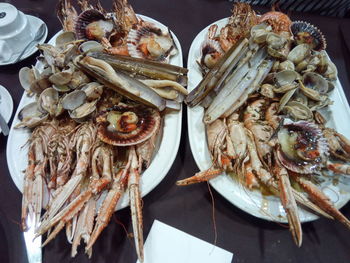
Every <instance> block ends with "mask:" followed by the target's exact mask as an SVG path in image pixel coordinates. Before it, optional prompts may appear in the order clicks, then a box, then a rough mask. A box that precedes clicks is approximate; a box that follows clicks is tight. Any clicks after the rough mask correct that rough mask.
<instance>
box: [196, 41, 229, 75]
mask: <svg viewBox="0 0 350 263" xmlns="http://www.w3.org/2000/svg"><path fill="white" fill-rule="evenodd" d="M223 55H224V51H223V50H222V49H221V46H220V43H219V42H218V41H216V40H213V39H206V40H205V41H204V42H203V43H202V45H201V60H200V63H201V65H202V66H205V67H206V68H208V69H211V68H213V67H214V65H215V64H216V62H217V61H218V60H219V59H220V58H221V57H222V56H223Z"/></svg>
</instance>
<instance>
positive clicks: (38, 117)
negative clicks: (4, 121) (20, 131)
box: [15, 102, 49, 128]
mask: <svg viewBox="0 0 350 263" xmlns="http://www.w3.org/2000/svg"><path fill="white" fill-rule="evenodd" d="M48 117H49V114H48V113H47V112H45V113H43V112H41V111H39V109H38V104H37V102H32V103H30V104H28V105H26V106H24V107H23V109H21V110H20V112H19V113H18V119H19V120H20V121H21V122H20V123H18V124H17V125H16V126H15V128H22V127H27V128H34V127H36V126H38V125H39V124H40V123H42V122H43V121H45V120H47V118H48Z"/></svg>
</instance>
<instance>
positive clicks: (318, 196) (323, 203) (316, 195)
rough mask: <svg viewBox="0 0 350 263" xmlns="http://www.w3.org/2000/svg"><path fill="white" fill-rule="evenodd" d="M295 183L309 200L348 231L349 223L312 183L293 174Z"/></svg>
mask: <svg viewBox="0 0 350 263" xmlns="http://www.w3.org/2000/svg"><path fill="white" fill-rule="evenodd" d="M293 175H294V179H295V181H297V182H298V183H299V185H300V186H301V187H302V188H303V189H304V191H306V192H307V193H308V195H309V198H310V199H311V200H312V202H314V203H315V204H317V206H319V207H320V208H321V209H323V210H324V211H325V212H326V213H328V214H330V215H331V216H333V217H334V218H335V219H337V220H339V221H340V222H341V223H343V224H344V225H345V226H346V227H347V228H349V229H350V221H349V220H348V219H347V218H346V217H345V216H344V215H343V214H342V213H341V212H340V211H339V210H338V209H336V208H335V207H334V205H333V204H332V203H331V200H330V199H329V198H328V196H326V195H325V194H324V193H323V192H322V191H321V190H320V189H318V188H317V187H316V186H315V185H314V184H313V183H312V182H310V181H308V180H306V179H305V178H303V177H302V176H299V175H297V174H293Z"/></svg>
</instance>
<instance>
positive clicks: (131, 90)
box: [75, 56, 165, 111]
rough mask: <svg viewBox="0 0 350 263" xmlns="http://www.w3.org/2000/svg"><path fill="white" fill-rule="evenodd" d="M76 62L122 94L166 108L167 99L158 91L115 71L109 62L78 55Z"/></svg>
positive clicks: (160, 109) (88, 72)
mask: <svg viewBox="0 0 350 263" xmlns="http://www.w3.org/2000/svg"><path fill="white" fill-rule="evenodd" d="M75 62H76V64H77V65H78V66H79V67H80V68H81V69H82V70H84V71H85V72H86V73H87V74H90V75H92V76H93V77H95V78H96V79H97V80H98V81H99V82H100V83H102V84H104V85H105V86H107V87H109V88H111V89H113V90H115V91H116V92H118V93H120V94H121V95H123V96H125V97H128V98H129V99H132V100H136V101H139V102H141V103H143V104H146V105H149V106H152V107H156V108H158V109H159V111H162V110H164V108H165V101H164V99H163V98H161V97H160V96H159V95H158V94H157V93H156V92H154V91H153V90H152V89H150V88H149V87H147V86H146V85H145V84H143V83H142V82H140V81H138V80H136V79H134V78H132V77H130V76H128V75H127V74H124V73H122V72H117V71H115V70H114V69H113V68H112V67H111V66H110V65H109V64H108V63H107V62H105V61H103V60H100V59H95V58H92V57H88V56H86V57H84V58H81V57H77V58H76V60H75Z"/></svg>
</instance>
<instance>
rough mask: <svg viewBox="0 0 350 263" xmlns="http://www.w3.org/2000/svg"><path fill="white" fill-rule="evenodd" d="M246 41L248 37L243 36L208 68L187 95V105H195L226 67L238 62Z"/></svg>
mask: <svg viewBox="0 0 350 263" xmlns="http://www.w3.org/2000/svg"><path fill="white" fill-rule="evenodd" d="M248 42H249V41H248V39H246V38H244V39H242V40H240V41H238V42H237V43H236V44H235V45H233V46H232V47H231V48H230V49H229V50H228V51H227V52H226V53H225V55H224V56H223V57H222V58H221V59H220V60H219V62H218V63H217V64H216V65H215V66H214V67H213V68H212V69H210V71H209V72H208V73H207V75H206V76H205V77H204V78H203V79H202V80H201V82H200V83H199V84H198V85H197V87H196V88H194V89H193V90H192V91H191V92H190V93H189V94H188V95H187V97H186V99H185V102H186V103H187V105H188V106H190V107H194V106H196V105H197V104H199V103H200V102H201V101H202V100H203V99H204V98H205V97H206V96H207V95H208V94H209V93H210V92H211V91H212V90H213V89H214V87H215V83H217V82H218V80H219V79H220V77H221V76H222V75H223V74H224V73H225V72H226V71H227V68H228V67H229V66H230V65H232V64H237V63H238V60H239V59H240V57H241V55H242V53H244V51H243V50H245V49H246V48H247V46H248ZM238 57H239V58H238ZM236 58H238V59H236Z"/></svg>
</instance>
